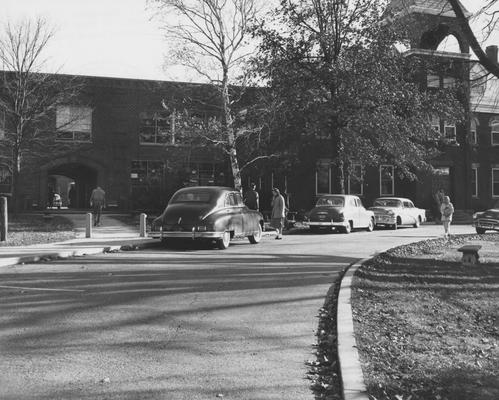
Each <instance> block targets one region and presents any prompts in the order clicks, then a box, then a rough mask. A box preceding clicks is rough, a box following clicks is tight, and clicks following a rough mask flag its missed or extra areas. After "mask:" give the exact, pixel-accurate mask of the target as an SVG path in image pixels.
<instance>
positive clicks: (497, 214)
mask: <svg viewBox="0 0 499 400" xmlns="http://www.w3.org/2000/svg"><path fill="white" fill-rule="evenodd" d="M473 226H474V227H475V229H476V233H479V234H481V233H485V232H486V231H489V230H491V231H499V201H497V202H496V204H494V207H493V208H490V209H488V210H485V211H482V212H477V213H475V214H473Z"/></svg>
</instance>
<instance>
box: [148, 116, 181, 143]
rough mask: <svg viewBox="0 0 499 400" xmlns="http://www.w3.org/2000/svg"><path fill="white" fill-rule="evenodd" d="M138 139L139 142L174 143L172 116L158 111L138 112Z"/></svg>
mask: <svg viewBox="0 0 499 400" xmlns="http://www.w3.org/2000/svg"><path fill="white" fill-rule="evenodd" d="M139 117H140V128H139V140H140V143H141V144H175V138H174V136H173V134H172V116H171V115H169V114H168V115H166V114H163V113H160V112H153V113H147V112H143V113H140V116H139Z"/></svg>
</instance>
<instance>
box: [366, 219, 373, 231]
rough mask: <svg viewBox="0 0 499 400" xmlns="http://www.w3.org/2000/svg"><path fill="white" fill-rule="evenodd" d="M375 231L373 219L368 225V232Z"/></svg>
mask: <svg viewBox="0 0 499 400" xmlns="http://www.w3.org/2000/svg"><path fill="white" fill-rule="evenodd" d="M373 230H374V220H373V219H372V218H371V219H370V220H369V225H367V231H368V232H372V231H373Z"/></svg>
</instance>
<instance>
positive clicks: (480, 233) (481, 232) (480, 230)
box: [476, 227, 486, 235]
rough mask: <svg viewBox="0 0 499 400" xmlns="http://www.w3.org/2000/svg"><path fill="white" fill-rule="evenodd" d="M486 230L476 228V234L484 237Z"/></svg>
mask: <svg viewBox="0 0 499 400" xmlns="http://www.w3.org/2000/svg"><path fill="white" fill-rule="evenodd" d="M485 231H486V229H483V228H478V227H477V228H476V233H478V234H479V235H482V234H483V233H485Z"/></svg>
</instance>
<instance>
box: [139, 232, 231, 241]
mask: <svg viewBox="0 0 499 400" xmlns="http://www.w3.org/2000/svg"><path fill="white" fill-rule="evenodd" d="M222 236H223V232H196V231H191V232H189V231H153V232H149V234H148V237H150V238H154V239H175V238H176V239H192V240H195V239H221V238H222Z"/></svg>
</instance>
